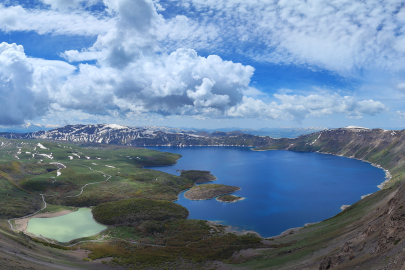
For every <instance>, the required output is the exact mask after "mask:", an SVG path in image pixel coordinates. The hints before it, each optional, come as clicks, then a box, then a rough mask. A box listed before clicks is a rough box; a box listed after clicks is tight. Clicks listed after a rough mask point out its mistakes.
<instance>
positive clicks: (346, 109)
mask: <svg viewBox="0 0 405 270" xmlns="http://www.w3.org/2000/svg"><path fill="white" fill-rule="evenodd" d="M274 96H275V97H276V98H277V99H278V100H279V102H278V103H277V102H275V101H273V102H271V103H269V104H266V103H264V102H263V101H261V100H257V99H253V98H248V97H244V98H243V103H241V104H239V105H237V106H234V107H232V108H231V109H230V110H229V111H228V112H227V115H229V116H232V117H250V118H264V119H279V120H295V121H297V122H301V121H302V120H304V119H305V118H307V117H324V116H328V115H335V114H340V115H345V116H347V117H354V118H361V117H362V116H363V115H377V114H381V113H383V112H384V111H386V110H387V108H386V107H385V106H384V105H383V104H382V103H381V102H379V101H373V100H362V101H357V100H356V99H355V98H354V97H352V96H344V97H342V96H339V95H337V94H334V95H308V96H300V95H287V94H282V95H279V94H276V95H274Z"/></svg>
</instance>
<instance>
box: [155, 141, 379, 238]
mask: <svg viewBox="0 0 405 270" xmlns="http://www.w3.org/2000/svg"><path fill="white" fill-rule="evenodd" d="M148 148H149V149H156V150H159V151H164V152H172V153H179V154H181V155H182V156H183V157H182V158H181V159H180V160H179V161H178V163H177V164H176V165H174V166H167V167H155V168H152V169H154V170H160V171H163V172H167V173H170V174H175V175H179V174H180V173H179V172H177V171H176V170H207V171H211V173H212V174H213V175H215V176H216V177H217V178H218V179H217V180H216V181H214V182H212V183H216V184H226V185H233V186H238V187H240V188H242V189H241V190H239V191H237V192H235V193H233V194H235V195H238V196H242V197H245V198H246V199H245V200H243V201H239V202H236V203H222V202H218V201H217V200H215V199H212V200H206V201H191V200H188V199H186V198H185V197H184V193H181V194H180V195H179V200H178V201H177V203H179V204H181V205H183V206H184V207H186V208H187V209H188V210H189V211H190V216H189V218H190V219H204V220H212V221H221V223H222V224H224V225H231V226H233V227H236V228H238V229H239V230H254V231H256V232H258V233H260V235H261V236H263V237H269V236H274V235H278V234H280V233H281V232H283V231H285V230H287V229H289V228H293V227H301V226H303V225H304V224H305V223H312V222H318V221H322V220H324V219H327V218H330V217H332V216H334V215H336V214H338V213H339V212H340V211H341V210H340V207H341V206H342V205H350V204H353V203H355V202H356V201H358V200H360V199H361V198H360V197H361V196H362V195H365V194H369V193H373V192H375V191H377V190H378V188H377V185H378V184H380V183H382V182H383V181H384V178H385V173H384V171H383V170H381V169H378V168H376V167H373V166H371V164H369V163H366V162H361V161H359V160H355V159H349V158H345V157H338V156H332V155H325V154H319V153H301V152H290V151H265V152H256V151H251V150H250V148H246V147H186V148H178V147H148Z"/></svg>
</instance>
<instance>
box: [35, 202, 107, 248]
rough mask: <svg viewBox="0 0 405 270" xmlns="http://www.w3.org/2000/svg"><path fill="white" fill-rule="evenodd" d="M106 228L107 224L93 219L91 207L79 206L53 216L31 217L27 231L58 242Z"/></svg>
mask: <svg viewBox="0 0 405 270" xmlns="http://www.w3.org/2000/svg"><path fill="white" fill-rule="evenodd" d="M105 229H107V226H104V225H101V224H99V223H97V222H96V221H95V220H94V219H93V215H92V214H91V209H89V208H80V209H79V210H78V211H76V212H73V213H70V214H67V215H64V216H60V217H53V218H31V219H30V220H29V222H28V227H27V231H28V232H30V233H33V234H35V235H38V236H39V235H42V236H44V237H47V238H51V239H55V240H57V241H59V242H69V241H70V240H73V239H77V238H81V237H88V236H92V235H94V234H97V233H99V232H101V231H103V230H105Z"/></svg>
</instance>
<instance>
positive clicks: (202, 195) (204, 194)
mask: <svg viewBox="0 0 405 270" xmlns="http://www.w3.org/2000/svg"><path fill="white" fill-rule="evenodd" d="M238 190H240V188H239V187H235V186H227V185H219V184H205V185H198V186H194V187H192V188H191V189H189V190H188V191H186V193H184V197H186V198H187V199H189V200H195V201H200V200H209V199H213V198H215V197H218V196H220V195H224V194H229V193H233V192H235V191H238Z"/></svg>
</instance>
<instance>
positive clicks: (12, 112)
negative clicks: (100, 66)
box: [0, 42, 74, 125]
mask: <svg viewBox="0 0 405 270" xmlns="http://www.w3.org/2000/svg"><path fill="white" fill-rule="evenodd" d="M73 70H74V67H71V66H70V65H69V64H67V63H63V62H60V61H55V62H52V61H45V60H42V59H33V58H27V56H26V55H25V53H24V49H23V47H22V46H18V45H16V44H7V43H5V42H3V43H1V44H0V107H1V111H0V124H3V125H18V124H23V123H24V121H25V120H26V119H34V118H36V117H38V116H41V115H44V114H45V113H47V112H48V109H49V104H50V103H51V98H52V97H51V94H50V93H51V92H52V91H54V88H57V87H58V85H59V78H60V77H61V76H64V75H67V74H70V72H72V71H73Z"/></svg>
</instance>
